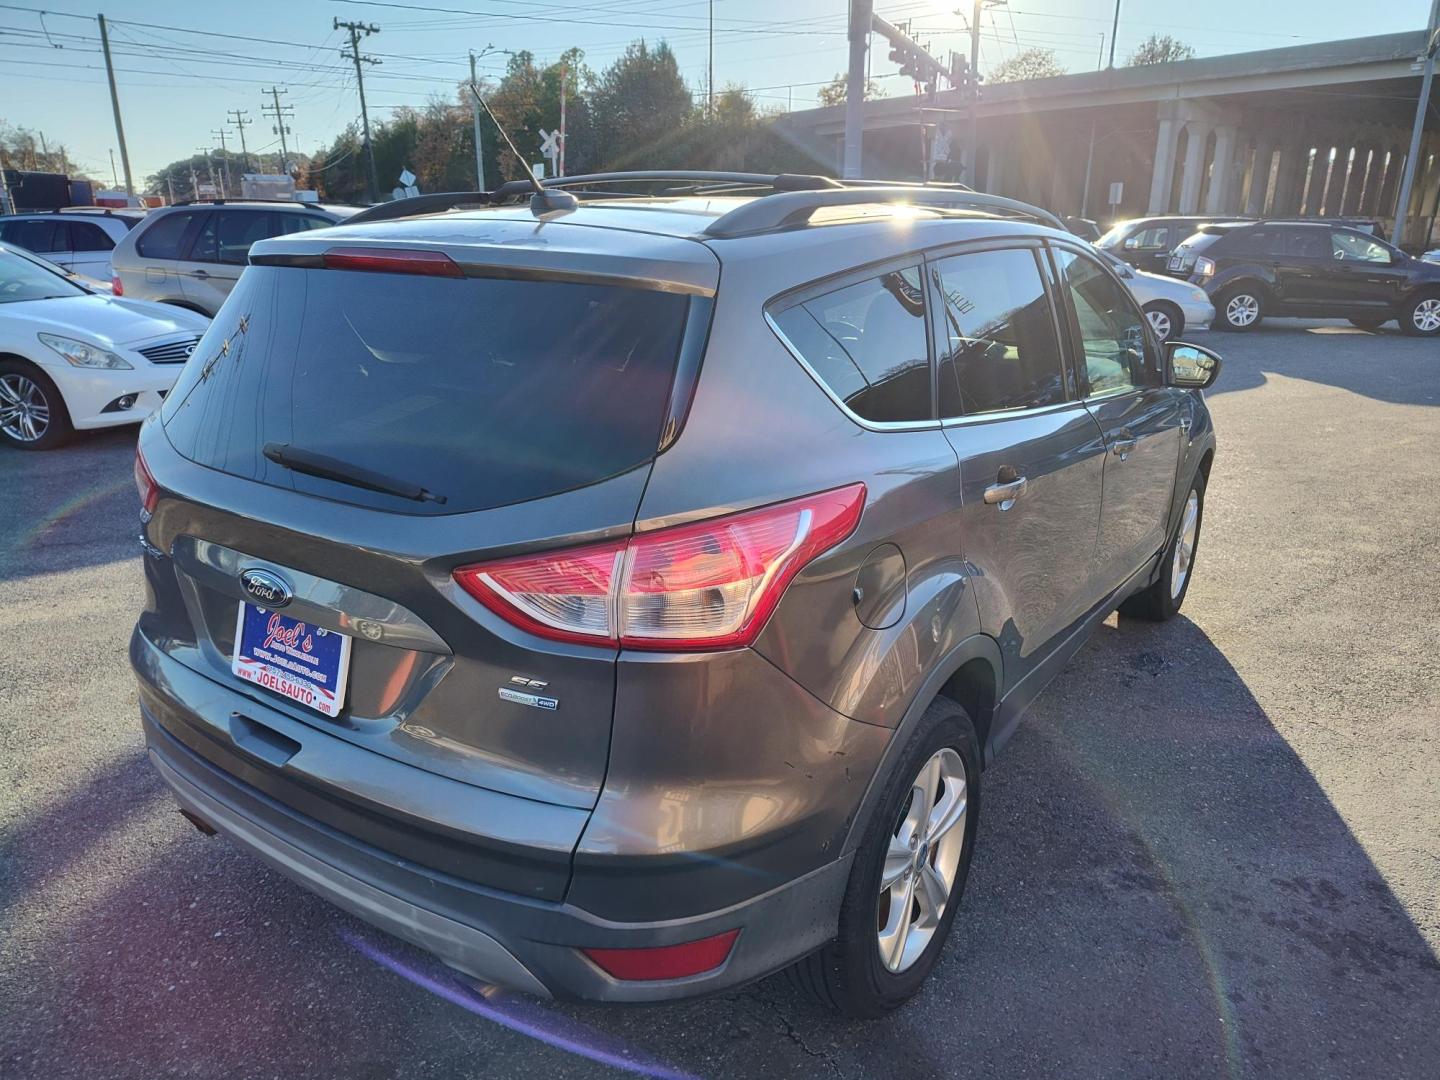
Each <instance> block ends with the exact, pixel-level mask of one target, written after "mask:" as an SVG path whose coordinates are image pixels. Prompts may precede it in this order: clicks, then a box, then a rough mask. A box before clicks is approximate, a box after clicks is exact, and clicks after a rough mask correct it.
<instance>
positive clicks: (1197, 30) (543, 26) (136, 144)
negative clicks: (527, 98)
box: [0, 0, 1429, 183]
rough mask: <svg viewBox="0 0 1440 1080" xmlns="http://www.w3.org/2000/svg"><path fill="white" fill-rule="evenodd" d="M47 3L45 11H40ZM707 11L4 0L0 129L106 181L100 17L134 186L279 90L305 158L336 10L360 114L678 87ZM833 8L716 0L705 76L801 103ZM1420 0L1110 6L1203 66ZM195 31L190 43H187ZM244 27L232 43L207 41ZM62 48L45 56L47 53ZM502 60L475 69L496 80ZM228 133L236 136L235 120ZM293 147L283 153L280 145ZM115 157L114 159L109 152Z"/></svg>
mask: <svg viewBox="0 0 1440 1080" xmlns="http://www.w3.org/2000/svg"><path fill="white" fill-rule="evenodd" d="M970 6H971V4H970V2H969V0H950V2H948V3H946V2H942V0H876V10H877V11H878V12H879V14H881V15H882V16H884V17H886V18H888V19H890V20H891V21H892V22H895V21H899V20H902V19H907V18H908V19H911V20H913V25H914V32H915V36H916V37H917V38H920V39H922V40H929V41H930V43H931V46H932V51H935V52H936V53H937V55H944V53H945V52H946V51H948V50H949V49H952V48H954V49H968V36H967V35H966V32H965V29H964V28H965V26H966V23H965V17H967V16H962V15H957V14H956V11H955V9H956V8H963V9H964V10H965V12H966V13H968V11H969V9H970ZM42 7H43V8H44V9H45V10H46V14H45V15H44V16H43V18H42V16H41V15H40V14H38V11H39V9H40V8H42ZM708 8H709V0H591V2H589V3H582V2H572V3H565V2H562V0H395V2H394V3H360V2H359V0H246V2H245V3H243V4H237V3H214V4H204V3H197V2H195V0H38V2H36V0H31V2H26V0H18V2H16V3H0V119H3V120H6V121H8V122H10V123H12V124H19V125H23V126H26V127H30V128H35V129H39V130H41V131H43V132H44V133H45V136H46V138H47V139H48V140H50V141H52V142H60V143H64V144H65V145H66V147H67V148H68V149H69V150H70V153H71V156H72V157H73V158H75V159H76V160H77V161H79V162H80V163H81V164H82V165H83V166H85V167H86V168H87V169H89V170H90V171H91V172H92V173H93V174H94V175H97V176H103V177H108V176H109V175H110V168H109V151H110V150H111V149H112V148H114V147H115V145H116V143H115V134H114V126H113V123H112V120H111V115H110V103H109V98H108V94H107V93H106V88H105V77H104V71H103V68H102V61H101V57H100V55H99V52H98V48H99V46H98V43H97V30H96V24H95V20H94V14H95V12H96V11H97V10H100V11H103V12H104V14H105V15H106V17H107V19H109V20H111V34H112V40H111V45H112V48H114V49H115V50H116V52H117V55H116V57H115V63H116V67H117V68H118V69H120V72H119V74H118V76H117V77H118V80H119V86H120V99H121V105H122V107H123V109H124V116H125V125H126V136H127V138H128V141H129V146H130V160H131V164H132V167H133V170H134V173H135V178H136V181H137V183H138V182H140V181H142V180H143V178H144V177H145V176H146V175H148V174H149V173H152V172H154V171H155V170H156V169H158V168H159V167H160V166H162V165H164V164H165V163H167V162H169V161H172V160H174V159H176V158H179V157H182V156H184V155H186V154H188V153H192V152H194V151H195V150H196V149H197V148H199V147H202V146H205V145H211V146H215V145H218V141H219V140H218V137H216V136H214V135H212V134H211V132H212V129H218V128H220V127H221V126H222V125H223V124H224V123H225V121H226V119H227V115H226V114H227V111H228V110H231V109H245V110H248V111H249V118H250V119H252V120H254V121H255V123H254V125H253V126H251V127H249V128H248V129H247V137H248V139H249V143H250V149H251V151H252V152H253V151H255V150H256V149H257V148H263V149H265V150H267V151H271V152H273V148H274V146H273V144H275V143H276V139H275V136H274V135H273V134H272V132H271V124H270V121H268V120H267V119H266V118H265V117H263V116H262V115H261V113H260V107H261V105H262V104H264V103H265V101H266V99H265V98H263V97H262V95H261V91H262V89H265V88H268V87H270V86H271V85H272V84H278V85H279V86H281V87H282V88H287V87H288V90H289V93H288V94H287V95H286V96H285V98H284V99H283V101H284V103H286V104H289V105H292V106H294V110H295V115H294V117H293V119H292V120H291V128H292V130H293V132H294V136H295V137H296V138H298V140H299V145H300V147H301V149H303V150H305V151H307V152H311V151H313V150H315V149H316V148H317V147H318V146H319V145H321V144H323V143H326V142H328V141H329V140H330V139H332V138H333V137H334V136H335V134H336V133H337V132H338V131H340V130H341V129H342V128H344V126H345V125H346V124H347V123H349V122H350V121H351V120H353V119H354V118H356V117H357V116H358V111H359V104H358V100H357V98H356V94H355V79H354V74H353V72H351V71H350V65H349V64H348V62H346V61H343V60H342V59H341V58H340V56H339V54H338V49H339V46H340V44H341V40H340V34H339V33H337V32H335V31H333V30H332V29H331V22H332V19H333V18H335V17H339V18H341V19H347V20H358V21H364V22H368V23H375V24H378V25H379V26H380V28H381V32H380V33H379V34H378V35H375V36H372V37H370V38H369V39H368V40H367V41H366V42H365V43H364V46H363V48H364V50H365V51H367V52H369V53H372V54H374V55H376V56H377V57H378V58H379V59H380V60H381V63H380V64H379V65H376V66H373V67H371V68H369V69H367V71H366V91H367V96H368V98H369V103H370V106H371V109H372V115H384V114H388V113H389V111H390V110H391V109H393V108H395V107H397V106H400V105H407V104H408V105H423V104H424V103H425V101H426V100H427V99H428V98H429V97H430V96H431V95H434V94H441V95H444V96H446V97H449V96H450V95H451V94H452V93H453V87H454V84H455V83H456V81H458V80H459V79H461V78H463V77H464V75H465V74H466V72H467V70H468V60H467V50H469V49H475V50H477V51H479V50H481V49H484V48H485V47H486V46H487V45H493V46H494V47H495V48H496V49H500V50H504V49H511V50H518V49H529V50H530V51H531V52H533V53H535V54H536V56H537V57H539V58H541V59H546V58H553V57H555V56H556V55H558V54H559V53H560V52H561V51H563V50H564V49H566V48H567V47H569V46H571V45H578V46H580V47H581V48H583V49H584V50H585V52H586V56H587V61H588V62H589V63H590V65H591V66H592V67H594V68H596V69H599V68H603V67H604V66H605V65H606V64H608V63H610V61H612V60H613V59H614V58H615V57H616V56H617V55H618V54H619V53H620V52H621V51H622V50H623V49H624V48H625V45H626V44H627V43H628V42H629V41H631V40H633V39H635V38H639V37H645V38H647V39H648V40H650V41H656V40H659V39H662V38H663V39H666V40H668V41H669V42H670V43H671V45H672V47H673V48H674V49H675V52H676V54H677V56H678V57H679V60H680V65H681V70H682V72H683V73H684V75H685V77H686V79H687V80H688V81H689V82H690V83H691V85H692V86H693V87H694V88H696V89H697V90H702V89H703V87H704V84H705V78H706V66H707V38H708V35H707V33H706V25H707V19H708ZM845 11H846V2H845V0H714V12H715V28H716V33H715V81H716V86H717V88H718V87H721V86H724V85H725V84H727V83H737V84H741V85H744V86H746V87H749V88H751V89H752V90H753V92H754V94H755V100H756V101H757V103H759V104H761V105H763V106H765V107H769V108H782V109H783V108H786V107H788V106H790V105H791V104H792V103H793V106H794V107H795V108H804V107H807V106H809V105H811V104H813V102H814V95H815V91H816V88H817V86H818V85H819V84H821V83H823V82H825V81H828V80H829V79H831V78H833V77H834V75H835V74H836V73H837V72H839V71H841V70H843V68H844V66H845V36H844V27H845ZM1113 11H1114V3H1113V0H1009V3H1008V4H1006V5H1003V6H996V7H992V8H989V9H988V10H987V12H986V14H985V16H984V18H983V19H982V53H981V71H985V70H987V69H989V68H991V67H993V66H994V65H995V64H997V63H999V62H1000V61H1001V60H1003V59H1004V58H1006V57H1007V56H1010V55H1012V54H1014V53H1016V52H1018V51H1020V50H1022V49H1025V48H1031V47H1035V46H1042V47H1048V48H1053V49H1055V50H1056V52H1057V53H1058V54H1059V57H1060V60H1061V62H1062V63H1063V64H1065V66H1067V67H1068V68H1069V69H1070V70H1072V71H1081V70H1086V69H1089V68H1093V67H1095V66H1096V63H1097V58H1098V57H1099V55H1100V50H1101V35H1102V34H1105V35H1106V47H1107V48H1108V34H1109V30H1110V20H1111V16H1112V14H1113ZM1428 12H1429V0H1378V2H1377V0H1370V2H1368V3H1356V2H1353V0H1348V2H1340V0H1200V2H1198V3H1197V2H1195V0H1123V5H1122V9H1121V21H1120V33H1119V35H1118V49H1117V57H1123V56H1124V55H1125V54H1126V53H1128V51H1129V50H1130V49H1132V48H1133V47H1134V46H1135V45H1136V44H1137V43H1138V42H1140V41H1141V40H1143V39H1144V38H1145V37H1147V36H1148V35H1149V34H1151V33H1154V32H1156V31H1159V32H1163V33H1171V34H1173V35H1174V36H1176V37H1178V38H1180V39H1182V40H1184V41H1186V42H1188V43H1190V44H1191V45H1193V46H1194V47H1195V49H1196V51H1197V53H1198V54H1199V55H1201V56H1211V55H1218V54H1221V53H1234V52H1248V51H1251V50H1254V49H1265V48H1275V47H1280V46H1284V45H1296V44H1301V43H1304V42H1309V41H1328V40H1336V39H1340V38H1351V37H1362V36H1366V35H1370V34H1384V33H1391V32H1395V31H1400V30H1414V29H1419V28H1421V27H1423V26H1424V24H1425V19H1426V16H1427V14H1428ZM193 31H198V33H196V32H193ZM218 34H230V35H240V36H241V37H243V38H259V39H265V40H258V41H257V40H240V39H238V38H236V37H229V38H227V37H219V36H213V35H218ZM57 46H59V47H57ZM503 61H504V57H503V56H501V55H493V56H490V57H488V58H486V60H485V61H483V62H482V70H483V71H484V72H485V73H488V74H490V75H491V76H492V77H493V76H494V75H495V74H496V73H497V72H498V71H499V70H500V69H501V68H502V66H503ZM892 70H893V67H892V65H890V64H889V63H888V61H887V60H886V58H885V50H884V49H883V48H882V49H878V50H877V55H876V56H875V57H874V64H873V69H872V72H873V75H874V76H876V77H877V81H879V83H880V85H881V87H882V88H883V89H884V91H885V92H886V93H887V95H898V94H902V93H906V92H908V91H909V84H908V83H907V82H906V80H905V79H903V78H885V77H883V76H885V75H886V74H887V73H888V72H891V71H892ZM227 139H229V141H230V145H231V146H232V147H233V146H234V144H235V138H234V128H233V127H231V128H229V129H228V131H227ZM292 145H293V141H292ZM117 156H118V155H117Z"/></svg>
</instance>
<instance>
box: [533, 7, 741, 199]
mask: <svg viewBox="0 0 1440 1080" xmlns="http://www.w3.org/2000/svg"><path fill="white" fill-rule="evenodd" d="M706 75H707V76H708V78H709V80H710V92H709V93H708V94H707V95H706V97H705V115H706V116H708V117H710V119H712V120H713V119H715V0H710V64H709V69H708V71H707V72H706ZM562 175H563V174H562Z"/></svg>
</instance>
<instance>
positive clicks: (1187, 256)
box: [1168, 225, 1225, 277]
mask: <svg viewBox="0 0 1440 1080" xmlns="http://www.w3.org/2000/svg"><path fill="white" fill-rule="evenodd" d="M1224 235H1225V230H1224V229H1222V228H1221V227H1219V226H1216V225H1206V226H1204V227H1203V228H1201V230H1200V231H1199V232H1197V233H1195V234H1194V235H1192V236H1190V237H1188V238H1187V239H1186V240H1185V241H1184V242H1183V243H1181V244H1180V245H1179V246H1178V247H1176V248H1175V250H1174V251H1172V252H1170V263H1169V266H1168V270H1169V273H1170V275H1171V276H1172V277H1189V276H1190V275H1191V274H1192V273H1194V271H1195V260H1196V259H1198V258H1199V257H1200V256H1201V255H1203V254H1204V253H1205V250H1206V249H1207V248H1209V247H1210V246H1211V245H1212V244H1214V243H1215V241H1217V240H1219V239H1220V237H1222V236H1224Z"/></svg>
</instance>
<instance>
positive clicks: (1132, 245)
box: [1121, 236, 1140, 251]
mask: <svg viewBox="0 0 1440 1080" xmlns="http://www.w3.org/2000/svg"><path fill="white" fill-rule="evenodd" d="M1121 246H1122V247H1123V248H1124V249H1125V250H1126V251H1134V250H1135V249H1136V248H1138V247H1139V246H1140V238H1139V237H1138V236H1127V237H1126V238H1125V243H1124V244H1122V245H1121Z"/></svg>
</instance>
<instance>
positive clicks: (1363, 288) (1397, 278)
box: [1170, 221, 1440, 337]
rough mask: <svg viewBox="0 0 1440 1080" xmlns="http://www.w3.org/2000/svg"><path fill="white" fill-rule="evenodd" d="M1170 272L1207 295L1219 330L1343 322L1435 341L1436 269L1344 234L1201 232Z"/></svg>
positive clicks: (1289, 227) (1322, 230)
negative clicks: (1269, 323) (1272, 321)
mask: <svg viewBox="0 0 1440 1080" xmlns="http://www.w3.org/2000/svg"><path fill="white" fill-rule="evenodd" d="M1170 269H1171V272H1172V273H1177V274H1185V275H1188V277H1189V280H1190V281H1192V282H1194V283H1195V284H1197V285H1201V286H1203V287H1204V289H1205V291H1206V292H1207V293H1209V294H1210V297H1211V299H1212V300H1213V301H1214V303H1215V310H1216V311H1217V312H1219V314H1220V317H1219V319H1218V320H1217V321H1216V323H1215V325H1216V327H1217V328H1221V329H1226V330H1251V329H1254V328H1255V327H1256V326H1258V325H1259V324H1260V320H1261V319H1263V318H1264V317H1265V316H1266V315H1282V316H1283V315H1290V316H1303V317H1308V318H1321V319H1349V320H1350V321H1351V322H1352V323H1354V324H1355V325H1356V326H1359V327H1363V328H1364V329H1367V330H1373V329H1376V328H1378V327H1380V326H1381V325H1383V324H1384V323H1386V322H1388V321H1389V320H1391V319H1396V320H1398V321H1399V323H1400V329H1401V330H1402V331H1403V332H1404V333H1407V334H1415V335H1419V336H1422V337H1433V336H1434V335H1436V334H1440V266H1437V265H1435V264H1433V263H1427V262H1425V261H1423V260H1421V259H1416V258H1413V257H1412V256H1409V255H1406V254H1405V253H1404V252H1403V251H1401V250H1400V249H1399V248H1394V247H1391V246H1390V245H1389V244H1387V243H1386V242H1385V241H1383V240H1381V239H1380V238H1379V237H1377V236H1373V235H1371V234H1369V233H1365V232H1360V231H1358V230H1356V229H1351V228H1348V227H1336V226H1333V225H1327V224H1322V223H1319V222H1312V223H1299V222H1278V221H1261V222H1255V223H1252V224H1243V225H1207V226H1205V227H1204V228H1203V229H1201V230H1200V231H1199V232H1198V233H1196V234H1195V235H1194V236H1192V237H1190V238H1189V239H1188V240H1186V241H1185V242H1184V243H1183V244H1181V245H1180V246H1179V247H1178V248H1176V249H1175V254H1174V255H1173V256H1171V260H1170Z"/></svg>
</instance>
